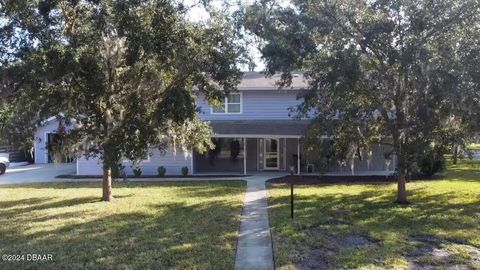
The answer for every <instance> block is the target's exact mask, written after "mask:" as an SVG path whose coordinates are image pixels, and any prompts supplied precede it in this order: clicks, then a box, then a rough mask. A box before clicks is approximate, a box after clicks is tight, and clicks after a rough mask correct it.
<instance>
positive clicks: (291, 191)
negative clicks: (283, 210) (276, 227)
mask: <svg viewBox="0 0 480 270" xmlns="http://www.w3.org/2000/svg"><path fill="white" fill-rule="evenodd" d="M293 209H294V208H293V183H291V184H290V217H291V218H292V220H293V219H294V218H295V216H294V214H293Z"/></svg>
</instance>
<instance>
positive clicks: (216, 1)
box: [183, 0, 265, 71]
mask: <svg viewBox="0 0 480 270" xmlns="http://www.w3.org/2000/svg"><path fill="white" fill-rule="evenodd" d="M225 1H227V2H229V3H230V4H231V5H230V10H229V12H234V11H235V7H236V5H232V3H234V2H236V1H229V0H224V1H223V0H211V4H212V6H213V7H215V8H218V9H221V8H222V6H223V4H224V2H225ZM197 2H198V0H183V3H184V4H185V5H186V6H194V7H193V8H191V9H190V11H189V12H188V18H189V19H190V20H191V21H193V22H202V21H206V20H208V19H209V14H208V12H207V11H206V10H205V8H204V7H203V6H202V5H194V4H195V3H197ZM240 2H241V3H242V4H249V3H250V4H251V3H253V0H240ZM248 53H249V54H250V56H251V57H252V59H253V60H254V62H255V64H256V68H255V71H263V70H265V63H264V61H263V60H262V58H261V56H262V55H261V53H260V51H259V50H258V49H257V48H255V47H254V46H248ZM241 68H242V71H248V70H247V67H246V66H245V67H241Z"/></svg>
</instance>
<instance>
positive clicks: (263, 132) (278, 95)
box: [35, 72, 395, 175]
mask: <svg viewBox="0 0 480 270" xmlns="http://www.w3.org/2000/svg"><path fill="white" fill-rule="evenodd" d="M279 79H280V77H279V76H273V77H272V78H265V77H264V75H263V74H260V73H257V72H247V73H245V74H244V77H243V79H242V81H241V83H240V84H239V85H238V90H239V91H238V92H236V93H231V94H230V95H229V96H228V97H226V98H225V100H224V102H223V106H221V107H220V108H213V107H212V106H211V105H210V104H208V103H207V102H206V101H205V99H204V97H203V96H202V95H199V97H198V99H197V105H198V107H199V108H200V113H199V117H200V118H201V119H203V120H205V121H210V123H211V126H212V128H213V131H214V136H213V138H212V140H213V141H214V142H215V144H216V145H217V147H216V149H215V150H213V151H210V152H208V153H205V154H199V153H197V152H195V151H189V152H187V153H183V152H176V153H174V151H172V149H168V150H167V151H166V153H165V154H164V155H162V154H160V152H159V151H158V150H156V149H152V151H151V153H150V157H149V158H148V160H144V161H141V162H140V164H139V166H140V168H141V169H142V172H143V174H144V175H155V174H157V168H158V167H159V166H164V167H165V168H166V169H167V174H171V175H176V174H177V175H178V174H181V168H182V167H188V168H189V171H190V172H191V173H193V174H216V173H234V174H248V173H252V172H258V171H286V172H289V171H290V170H291V169H293V170H294V171H295V172H297V173H300V172H312V170H313V171H315V170H316V168H315V167H314V166H313V165H311V164H309V162H308V160H304V158H302V153H301V147H300V144H299V142H300V138H301V137H302V136H303V134H304V131H305V129H306V128H307V126H308V124H309V120H308V119H301V120H296V119H293V117H292V116H291V115H290V111H289V108H292V107H295V106H296V105H298V104H300V103H301V102H302V100H299V99H298V98H297V96H298V94H299V91H301V90H302V89H305V88H306V87H307V86H308V85H307V83H306V82H305V81H304V79H303V76H302V74H294V77H293V81H292V86H291V87H288V88H279V87H278V85H276V82H277V81H279ZM52 128H53V126H51V128H47V129H46V130H47V131H45V128H43V127H42V129H39V132H40V134H37V136H40V135H42V134H43V136H44V138H47V137H48V132H50V131H51V130H52ZM37 133H38V132H37ZM35 150H36V151H37V147H35ZM387 151H389V147H387V146H381V145H376V146H374V147H373V151H372V153H370V157H371V158H370V159H369V160H363V161H360V160H355V159H352V161H351V162H350V163H349V164H344V165H338V166H332V168H330V171H331V172H334V173H346V174H352V173H358V172H369V173H371V174H386V173H391V172H392V171H393V170H394V167H395V165H394V163H395V161H393V162H390V161H388V160H385V158H384V157H385V155H384V153H385V152H387ZM40 153H41V155H42V156H43V157H48V155H45V154H44V153H43V152H40ZM39 160H40V159H39ZM391 163H392V164H391ZM123 165H124V166H125V171H126V173H127V174H132V170H131V162H130V161H128V160H124V161H123ZM77 174H78V175H101V174H102V165H101V161H100V160H98V159H97V158H90V159H86V158H85V157H83V156H82V157H80V158H78V160H77Z"/></svg>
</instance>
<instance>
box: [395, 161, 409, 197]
mask: <svg viewBox="0 0 480 270" xmlns="http://www.w3.org/2000/svg"><path fill="white" fill-rule="evenodd" d="M405 161H406V158H405V154H404V153H401V154H400V155H399V160H398V176H397V200H395V203H398V204H408V203H409V201H408V200H407V183H406V180H405V177H406V172H407V169H406V162H405Z"/></svg>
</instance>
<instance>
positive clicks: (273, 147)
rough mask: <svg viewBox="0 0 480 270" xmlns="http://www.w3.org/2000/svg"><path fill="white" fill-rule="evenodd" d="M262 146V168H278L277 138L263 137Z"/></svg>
mask: <svg viewBox="0 0 480 270" xmlns="http://www.w3.org/2000/svg"><path fill="white" fill-rule="evenodd" d="M264 145H265V147H264V152H263V156H264V159H265V160H264V162H263V164H264V169H265V170H278V168H279V163H280V162H279V160H278V159H279V158H278V149H279V143H278V139H265V144H264Z"/></svg>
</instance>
